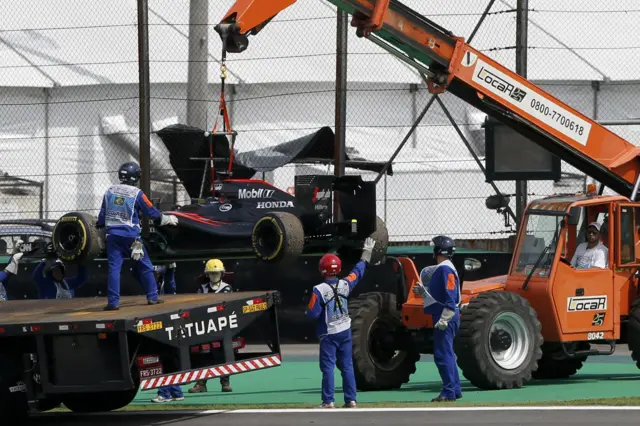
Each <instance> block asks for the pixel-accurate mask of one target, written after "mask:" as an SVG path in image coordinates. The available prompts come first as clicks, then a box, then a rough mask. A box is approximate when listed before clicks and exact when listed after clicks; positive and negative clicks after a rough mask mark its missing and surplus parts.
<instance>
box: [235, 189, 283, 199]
mask: <svg viewBox="0 0 640 426" xmlns="http://www.w3.org/2000/svg"><path fill="white" fill-rule="evenodd" d="M275 192H276V191H275V189H265V188H258V189H256V188H250V189H247V188H245V189H241V190H239V191H238V198H240V199H251V198H271V197H273V194H275Z"/></svg>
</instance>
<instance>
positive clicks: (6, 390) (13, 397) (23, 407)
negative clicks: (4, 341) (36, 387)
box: [0, 353, 29, 420]
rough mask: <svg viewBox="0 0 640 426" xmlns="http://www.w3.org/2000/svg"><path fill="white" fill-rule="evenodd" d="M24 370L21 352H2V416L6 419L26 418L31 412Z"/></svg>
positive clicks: (0, 405)
mask: <svg viewBox="0 0 640 426" xmlns="http://www.w3.org/2000/svg"><path fill="white" fill-rule="evenodd" d="M23 370H24V368H23V366H22V362H21V359H20V355H19V354H15V353H7V354H3V353H0V416H1V417H2V418H4V419H11V420H13V419H24V418H26V417H27V414H28V412H29V405H28V404H27V393H26V388H25V385H24V382H23V381H22V371H23Z"/></svg>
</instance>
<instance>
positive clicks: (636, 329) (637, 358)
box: [627, 298, 640, 368]
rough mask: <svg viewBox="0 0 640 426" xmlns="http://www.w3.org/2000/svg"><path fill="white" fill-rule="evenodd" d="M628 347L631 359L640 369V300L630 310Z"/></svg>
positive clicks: (635, 301)
mask: <svg viewBox="0 0 640 426" xmlns="http://www.w3.org/2000/svg"><path fill="white" fill-rule="evenodd" d="M627 345H628V347H629V351H630V352H631V359H633V361H634V362H635V363H636V367H638V368H640V298H638V299H636V300H634V301H633V303H632V304H631V308H630V309H629V320H628V321H627Z"/></svg>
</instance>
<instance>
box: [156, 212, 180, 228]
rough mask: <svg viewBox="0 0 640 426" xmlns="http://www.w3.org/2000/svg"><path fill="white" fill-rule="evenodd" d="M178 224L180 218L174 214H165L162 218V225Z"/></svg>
mask: <svg viewBox="0 0 640 426" xmlns="http://www.w3.org/2000/svg"><path fill="white" fill-rule="evenodd" d="M177 224H178V218H177V217H176V216H174V215H172V214H163V215H162V218H161V219H160V226H165V225H171V226H176V225H177Z"/></svg>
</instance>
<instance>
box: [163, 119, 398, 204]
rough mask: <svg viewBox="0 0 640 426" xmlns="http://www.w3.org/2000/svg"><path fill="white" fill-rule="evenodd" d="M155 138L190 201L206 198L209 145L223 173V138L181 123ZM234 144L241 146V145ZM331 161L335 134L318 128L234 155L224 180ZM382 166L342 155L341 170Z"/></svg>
mask: <svg viewBox="0 0 640 426" xmlns="http://www.w3.org/2000/svg"><path fill="white" fill-rule="evenodd" d="M157 135H158V136H159V137H160V139H161V140H162V141H163V142H164V144H165V146H166V147H167V150H168V151H169V162H170V163H171V166H172V167H173V169H174V170H175V172H176V174H177V175H178V178H179V179H180V181H181V182H182V184H183V185H184V187H185V189H186V190H187V192H188V194H189V196H190V197H191V198H199V197H201V196H203V195H204V196H206V195H208V194H207V188H210V187H211V174H210V172H209V162H208V159H209V156H210V152H209V147H210V143H211V144H212V148H213V153H214V154H213V155H214V166H215V170H216V171H217V172H224V171H226V170H227V169H228V167H229V160H230V157H231V149H230V144H229V140H228V139H227V136H225V135H221V134H216V135H213V134H210V133H208V132H205V131H204V130H202V129H199V128H197V127H191V126H187V125H184V124H174V125H171V126H167V127H165V128H163V129H161V130H159V131H158V132H157ZM238 145H240V146H241V144H238ZM238 145H236V148H237V146H238ZM334 158H335V134H334V133H333V130H331V128H330V127H322V128H320V129H319V130H318V131H316V132H313V133H311V134H309V135H306V136H303V137H300V138H297V139H294V140H292V141H288V142H284V143H281V144H278V145H274V146H271V147H268V148H261V149H257V150H253V151H246V152H235V154H234V160H233V164H232V172H233V175H232V176H227V177H233V178H235V179H249V178H251V177H253V176H254V175H255V174H256V173H259V172H268V171H272V170H275V169H277V168H279V167H282V166H285V165H287V164H293V163H304V164H313V163H316V164H317V163H320V164H332V162H333V160H334ZM385 164H386V163H385V162H375V161H367V160H365V159H363V158H361V157H358V156H357V155H354V154H353V152H352V150H349V149H347V152H346V153H345V167H350V168H354V169H358V170H367V171H373V172H376V173H380V172H381V171H382V170H383V169H384V166H385ZM203 173H204V182H203ZM386 174H388V175H392V174H393V170H392V167H391V165H389V167H388V169H387V170H386ZM219 178H220V177H217V178H216V179H219ZM201 188H204V194H201Z"/></svg>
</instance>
